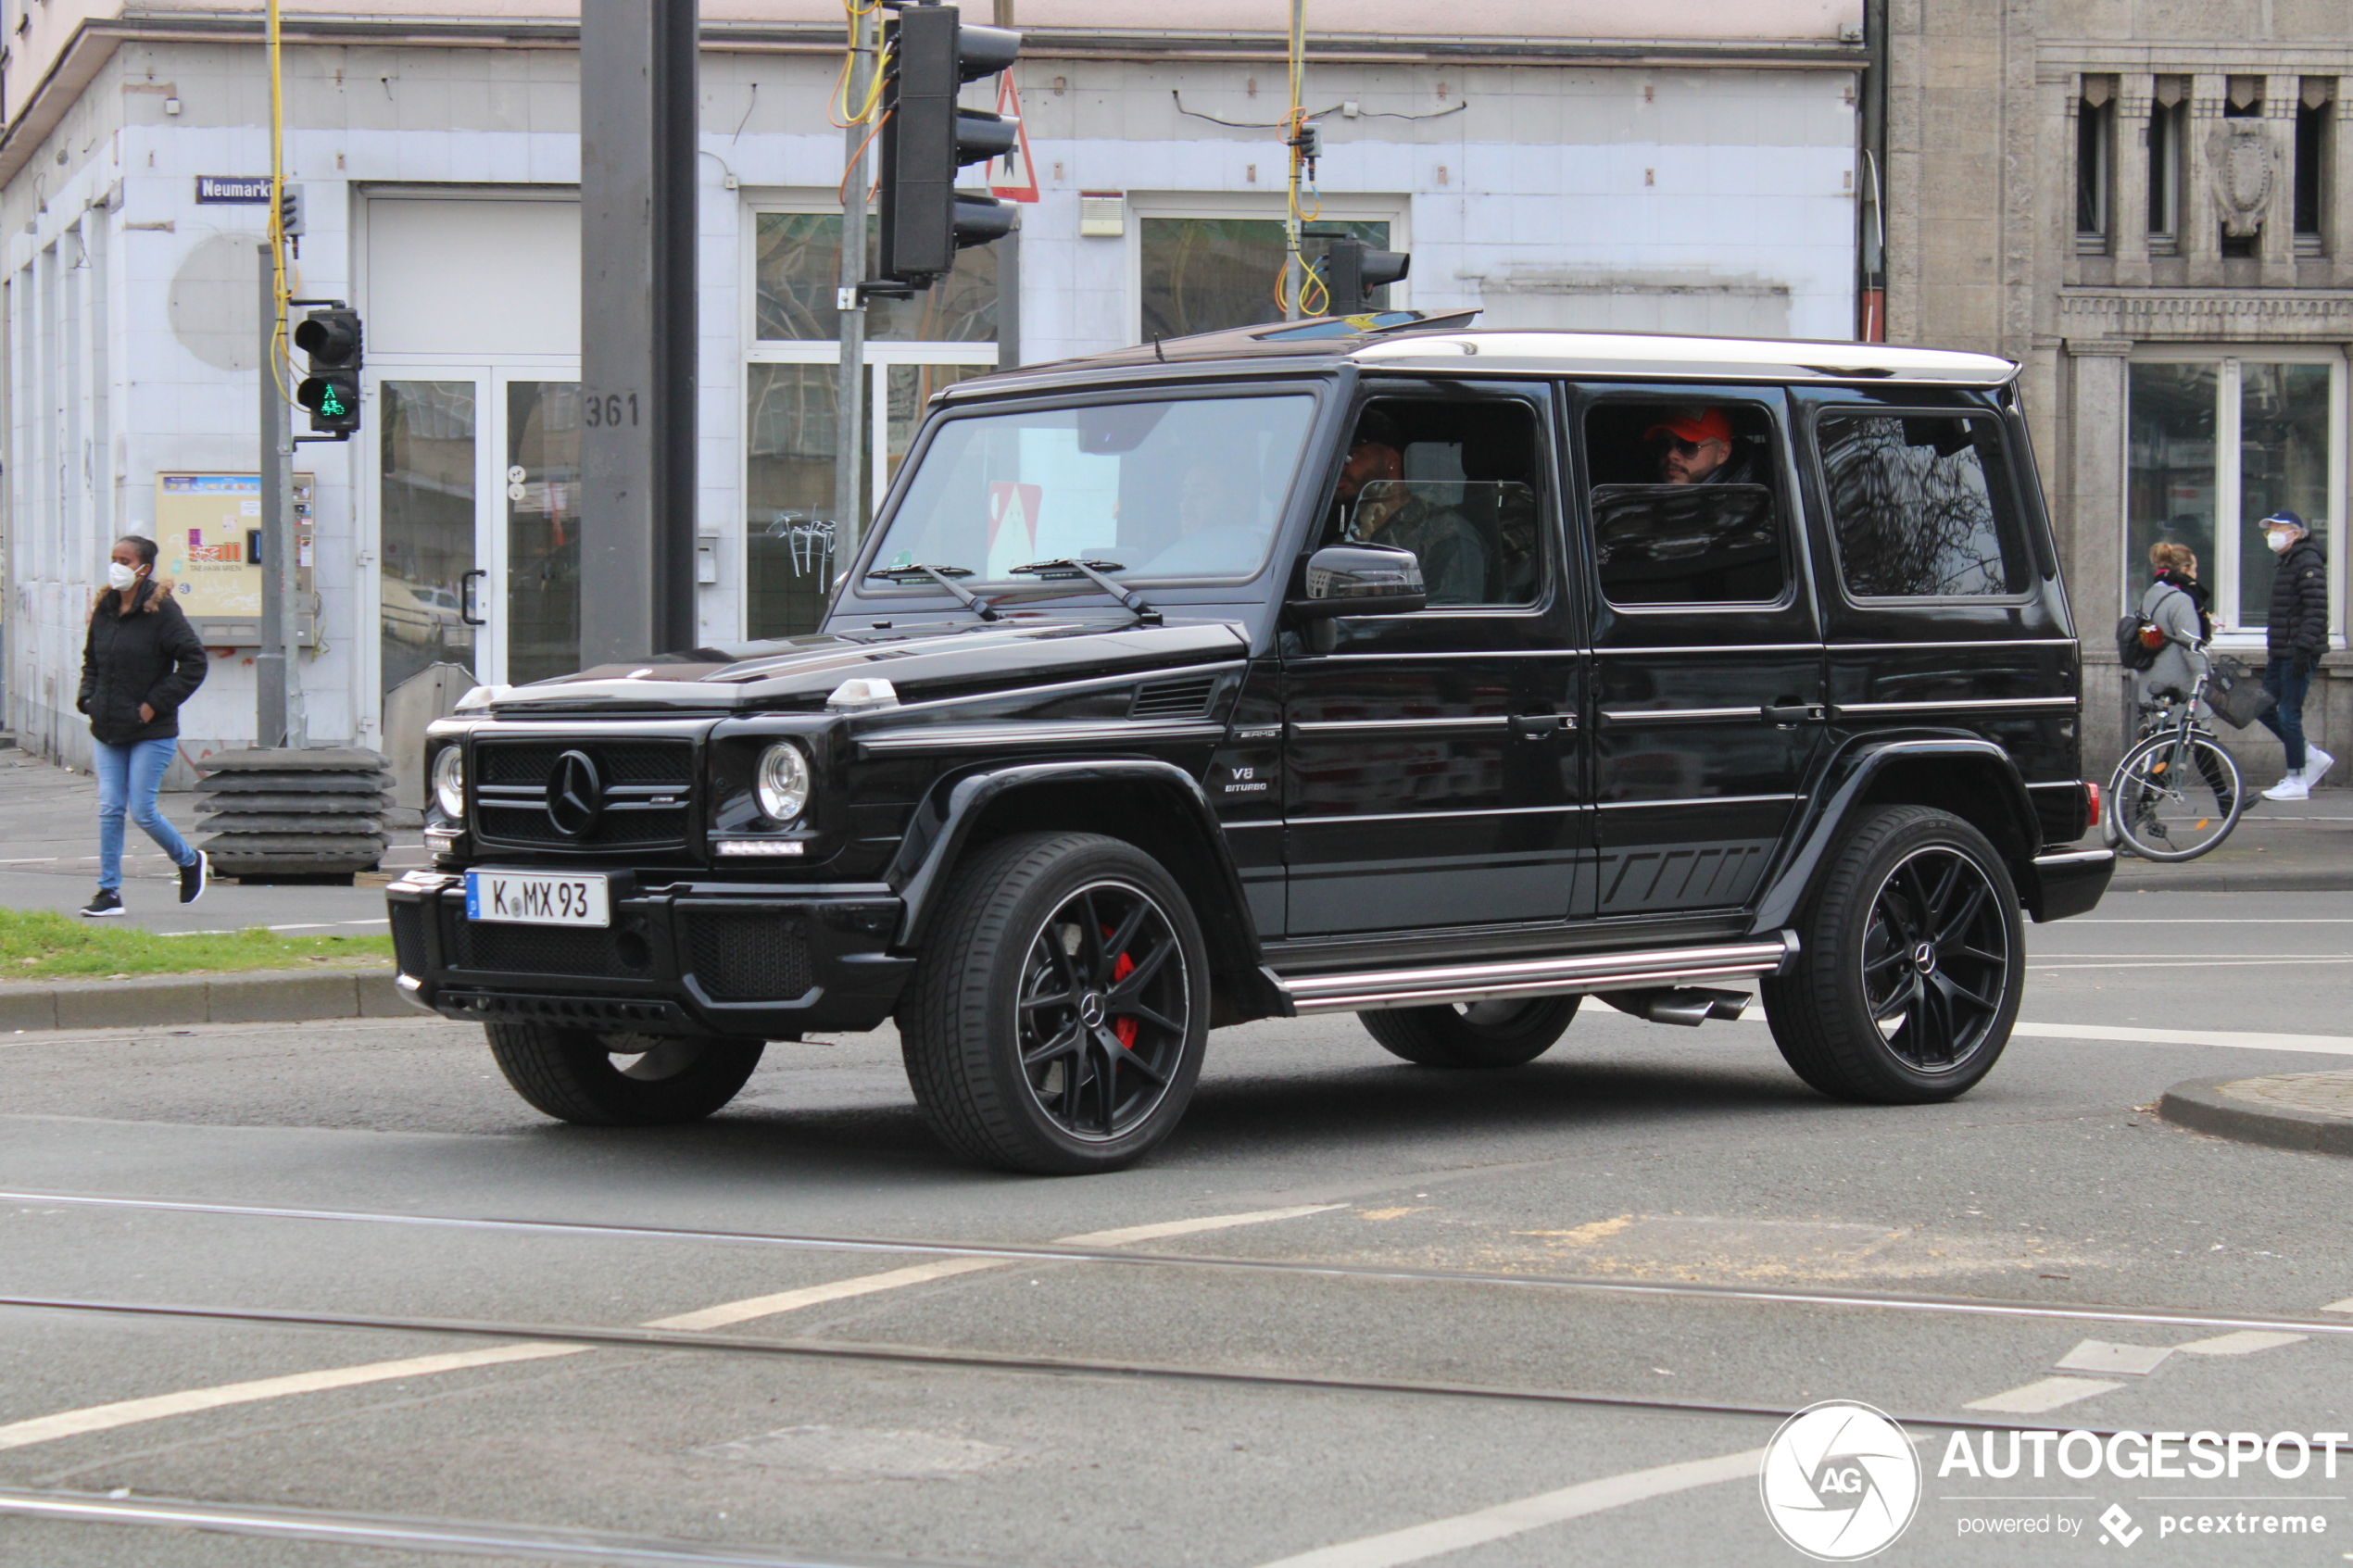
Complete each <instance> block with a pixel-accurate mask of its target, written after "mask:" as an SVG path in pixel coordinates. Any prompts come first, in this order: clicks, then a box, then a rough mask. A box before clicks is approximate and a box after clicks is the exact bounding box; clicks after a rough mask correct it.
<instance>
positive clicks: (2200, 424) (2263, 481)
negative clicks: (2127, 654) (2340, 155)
mask: <svg viewBox="0 0 2353 1568" xmlns="http://www.w3.org/2000/svg"><path fill="white" fill-rule="evenodd" d="M2143 354H2144V355H2145V356H2146V358H2135V359H2134V360H2133V366H2132V370H2131V378H2130V389H2129V394H2128V401H2129V409H2128V413H2127V416H2126V419H2127V434H2126V447H2127V453H2126V497H2125V513H2126V521H2125V538H2126V557H2125V563H2124V568H2125V570H2124V583H2123V584H2122V590H2123V593H2124V596H2125V598H2126V600H2127V602H2128V603H2131V604H2138V603H2139V602H2140V596H2141V593H2142V591H2143V590H2145V588H2146V587H2147V586H2148V583H2149V569H2148V552H2149V546H2152V545H2154V544H2156V543H2157V542H2158V541H2159V540H2169V541H2171V542H2174V543H2177V544H2182V545H2186V546H2189V547H2190V548H2191V549H2192V550H2193V551H2195V552H2196V555H2197V558H2198V571H2199V575H2200V577H2201V578H2202V579H2203V580H2204V581H2205V582H2206V583H2208V586H2210V587H2212V588H2213V589H2214V623H2215V627H2216V630H2217V632H2218V633H2245V634H2246V635H2248V636H2249V637H2250V638H2253V637H2259V636H2260V635H2261V634H2262V631H2263V626H2264V622H2265V621H2266V620H2267V618H2268V615H2269V611H2270V606H2271V576H2272V571H2273V569H2274V566H2275V562H2274V560H2273V558H2272V556H2271V551H2270V549H2269V548H2267V547H2266V546H2265V544H2264V541H2263V531H2262V528H2261V527H2260V524H2261V522H2262V520H2263V519H2264V518H2266V517H2269V516H2270V515H2271V513H2273V512H2275V511H2278V510H2280V509H2282V508H2286V509H2288V510H2292V511H2294V512H2296V514H2297V515H2299V516H2301V517H2302V518H2303V519H2304V521H2305V522H2306V524H2307V525H2308V526H2309V528H2310V529H2311V531H2312V534H2313V537H2314V538H2316V539H2318V540H2319V541H2321V543H2322V547H2323V548H2329V547H2330V546H2331V543H2332V541H2331V535H2332V533H2334V522H2335V519H2336V518H2337V517H2338V516H2340V515H2341V514H2342V511H2343V506H2344V499H2345V489H2346V476H2345V408H2346V404H2345V396H2346V394H2345V384H2346V366H2345V360H2344V358H2343V357H2342V356H2340V355H2337V354H2334V353H2332V352H2329V351H2326V350H2306V349H2299V348H2288V347H2284V346H2271V345H2265V346H2260V347H2259V346H2256V345H2247V346H2246V347H2245V348H2243V349H2241V350H2240V351H2239V352H2238V353H2237V354H2235V355H2225V354H2223V353H2221V352H2220V351H2217V350H2208V351H2206V352H2204V353H2200V352H2199V351H2198V350H2196V349H2173V348H2171V347H2168V348H2164V349H2158V350H2144V351H2143ZM2331 554H2332V555H2334V550H2333V549H2332V550H2331ZM2331 571H2332V572H2335V571H2336V568H2335V567H2334V564H2332V567H2331ZM2337 581H2338V582H2340V583H2341V581H2342V578H2341V575H2340V576H2339V577H2338V578H2337ZM2331 604H2332V607H2333V608H2332V610H2331V618H2330V623H2331V626H2332V628H2333V630H2334V631H2337V632H2339V633H2341V632H2342V631H2343V628H2344V620H2343V615H2344V611H2343V604H2342V594H2341V592H2340V591H2338V590H2337V589H2335V588H2334V587H2333V589H2332V592H2331Z"/></svg>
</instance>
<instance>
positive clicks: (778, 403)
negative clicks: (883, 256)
mask: <svg viewBox="0 0 2353 1568" xmlns="http://www.w3.org/2000/svg"><path fill="white" fill-rule="evenodd" d="M821 199H822V198H821ZM876 237H877V236H876V232H875V225H874V223H873V221H872V220H869V225H868V230H867V245H868V246H869V254H870V255H871V254H872V248H871V247H872V246H873V245H875V242H876ZM751 270H752V278H751V284H752V286H751V291H750V292H751V297H752V321H751V339H752V343H751V348H750V351H749V356H748V358H749V361H750V362H749V364H748V365H746V366H745V368H744V436H745V439H744V578H743V582H744V590H743V591H744V633H745V635H747V636H750V637H785V636H794V635H798V634H799V633H804V632H812V631H814V630H816V627H817V622H818V621H819V620H820V619H821V618H822V616H823V614H824V606H825V600H826V597H827V596H828V595H829V594H830V592H831V591H832V586H833V581H834V578H835V576H836V575H837V573H838V572H839V571H842V570H843V569H844V568H845V567H846V566H847V565H848V564H849V561H848V552H849V548H850V546H851V540H852V536H853V533H855V532H856V531H857V530H861V529H862V528H863V526H864V524H865V523H866V521H868V520H869V519H870V518H871V517H872V516H873V513H874V506H875V500H876V499H877V498H878V497H879V496H880V495H882V494H883V493H884V492H885V491H886V490H887V489H888V487H889V484H890V480H891V476H892V475H893V474H894V473H895V472H896V471H897V470H898V465H899V461H900V458H902V457H904V456H905V454H906V451H907V448H908V445H909V444H910V442H911V441H912V438H913V435H914V432H915V427H916V426H917V424H919V423H920V422H921V420H922V418H923V411H924V405H925V402H927V401H928V400H929V398H930V397H931V395H932V394H934V393H935V392H937V391H938V390H939V389H940V388H941V387H943V386H945V385H947V384H948V383H950V382H953V381H957V380H961V379H962V378H963V377H965V376H970V375H978V374H981V373H983V372H985V371H987V370H993V369H994V368H995V367H996V363H997V348H996V341H997V257H996V252H995V250H994V249H993V247H990V246H986V245H983V246H976V247H975V248H973V249H970V250H966V251H963V252H961V253H959V254H958V256H957V257H956V268H955V270H954V271H952V272H950V274H949V275H948V276H947V277H946V278H943V279H941V280H940V281H939V282H937V283H936V284H934V285H933V286H932V287H931V288H929V289H927V290H925V291H924V292H922V293H920V294H918V295H915V296H914V297H913V298H912V299H904V300H880V299H878V300H875V301H874V302H872V303H871V304H869V305H868V306H867V307H866V343H867V348H866V379H865V383H864V385H863V386H862V389H861V394H862V413H863V434H862V449H861V452H860V455H859V464H858V473H859V498H858V503H857V508H856V509H857V513H858V515H857V516H856V517H855V518H854V519H851V520H849V524H848V525H845V523H844V521H843V520H842V519H839V518H837V517H836V516H835V508H834V464H835V456H836V454H837V452H838V451H839V450H840V433H841V423H842V420H841V401H840V349H839V343H840V335H841V315H840V312H839V311H838V310H837V309H836V308H835V305H834V298H835V289H836V286H837V283H838V282H839V279H840V274H841V214H840V213H839V212H824V211H799V212H791V211H774V212H759V213H755V214H753V221H752V258H751Z"/></svg>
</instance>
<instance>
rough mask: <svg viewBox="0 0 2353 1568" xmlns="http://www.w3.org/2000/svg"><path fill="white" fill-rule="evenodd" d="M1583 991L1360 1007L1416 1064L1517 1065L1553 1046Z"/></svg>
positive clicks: (1364, 1019) (1389, 1045)
mask: <svg viewBox="0 0 2353 1568" xmlns="http://www.w3.org/2000/svg"><path fill="white" fill-rule="evenodd" d="M1582 999H1583V998H1582V997H1526V998H1523V999H1514V1000H1505V1001H1492V1002H1473V1003H1470V1004H1469V1005H1467V1006H1449V1007H1430V1008H1387V1009H1383V1010H1380V1011H1378V1012H1360V1013H1358V1014H1357V1015H1356V1021H1357V1022H1359V1023H1362V1024H1363V1025H1364V1026H1365V1033H1366V1034H1367V1035H1371V1036H1372V1037H1373V1038H1374V1039H1376V1040H1378V1041H1379V1042H1380V1044H1381V1048H1382V1049H1384V1050H1386V1051H1388V1052H1389V1053H1390V1055H1392V1056H1402V1057H1403V1058H1404V1059H1405V1060H1407V1061H1410V1062H1412V1063H1414V1064H1415V1065H1416V1066H1417V1067H1518V1066H1520V1065H1521V1064H1523V1063H1525V1062H1530V1061H1534V1060H1536V1059H1537V1058H1538V1057H1540V1056H1542V1055H1543V1054H1544V1053H1545V1052H1546V1051H1548V1050H1550V1049H1552V1048H1553V1043H1554V1041H1555V1040H1558V1039H1559V1038H1560V1037H1561V1036H1562V1035H1565V1034H1567V1032H1568V1023H1569V1020H1571V1019H1573V1018H1575V1017H1576V1016H1577V1004H1578V1003H1579V1001H1581V1000H1582Z"/></svg>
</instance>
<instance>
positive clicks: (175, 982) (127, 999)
mask: <svg viewBox="0 0 2353 1568" xmlns="http://www.w3.org/2000/svg"><path fill="white" fill-rule="evenodd" d="M392 982H393V972H392V971H391V970H388V969H369V970H334V971H328V972H320V971H317V970H268V969H265V970H255V971H252V972H247V973H244V974H145V975H139V976H136V977H134V978H132V979H129V980H69V981H64V982H61V983H59V984H57V985H6V986H0V1034H6V1033H7V1032H9V1031H12V1030H13V1031H18V1032H23V1031H28V1030H36V1029H148V1028H159V1027H176V1026H178V1025H182V1024H188V1023H303V1022H310V1021H312V1020H314V1019H330V1018H409V1017H416V1016H419V1012H418V1010H417V1009H416V1008H415V1007H413V1006H411V1005H410V1004H409V1002H407V1001H405V1000H403V999H402V997H401V996H400V993H399V992H398V991H397V990H396V989H395V988H394V986H393V983H392Z"/></svg>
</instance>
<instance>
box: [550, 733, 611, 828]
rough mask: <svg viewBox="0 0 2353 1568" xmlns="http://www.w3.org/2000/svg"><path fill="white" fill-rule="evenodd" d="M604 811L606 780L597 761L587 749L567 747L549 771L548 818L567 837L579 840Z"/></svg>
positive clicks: (593, 825) (592, 826)
mask: <svg viewBox="0 0 2353 1568" xmlns="http://www.w3.org/2000/svg"><path fill="white" fill-rule="evenodd" d="M604 814H605V783H604V780H602V779H600V778H598V776H597V764H596V763H595V762H594V761H593V760H591V759H590V758H589V756H588V754H587V753H586V752H585V751H567V752H565V753H564V754H563V755H562V756H561V757H559V758H557V759H556V766H555V768H554V770H553V771H550V772H549V773H548V774H547V821H548V822H549V824H550V825H551V826H553V827H554V828H555V830H556V831H557V832H558V833H560V834H562V835H563V836H564V837H566V838H569V839H572V840H573V842H575V843H577V842H578V841H579V840H581V839H584V838H585V837H587V836H588V834H590V833H591V832H592V831H593V830H594V829H595V828H596V825H597V819H598V817H601V816H603V815H604Z"/></svg>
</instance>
